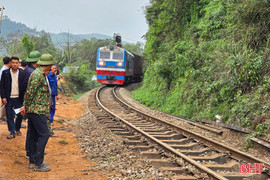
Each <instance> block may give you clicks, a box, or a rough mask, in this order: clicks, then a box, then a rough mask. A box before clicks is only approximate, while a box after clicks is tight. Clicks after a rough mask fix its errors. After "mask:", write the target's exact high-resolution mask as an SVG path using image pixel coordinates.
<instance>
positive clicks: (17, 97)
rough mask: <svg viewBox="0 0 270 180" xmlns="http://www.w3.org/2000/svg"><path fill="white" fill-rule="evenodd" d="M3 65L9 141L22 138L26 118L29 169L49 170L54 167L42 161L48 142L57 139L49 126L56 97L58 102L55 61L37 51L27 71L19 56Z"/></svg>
mask: <svg viewBox="0 0 270 180" xmlns="http://www.w3.org/2000/svg"><path fill="white" fill-rule="evenodd" d="M3 62H4V65H3V67H2V69H1V71H0V78H1V79H0V81H1V83H0V85H1V88H0V90H1V91H0V92H1V98H2V103H3V104H4V105H5V106H6V117H7V124H8V130H9V132H10V134H9V135H8V136H7V139H13V138H15V137H16V136H21V135H22V133H21V131H20V128H21V124H22V119H23V117H27V118H28V121H27V122H28V128H27V135H26V153H27V157H29V168H33V169H35V170H36V171H49V170H50V169H51V168H50V167H49V166H48V165H47V164H46V163H44V162H43V161H44V150H45V147H46V144H47V142H48V139H49V137H50V136H55V135H54V133H53V131H52V129H51V127H50V125H51V124H53V116H54V114H55V98H56V99H58V90H57V89H58V86H57V78H56V75H55V73H56V71H57V67H56V65H55V64H56V61H55V60H54V58H53V56H52V55H50V54H43V55H40V53H39V52H38V51H32V52H30V54H29V57H28V58H27V59H26V62H27V63H28V65H27V67H26V68H24V69H23V68H20V67H19V66H20V61H19V58H18V57H11V58H10V57H4V58H3ZM15 117H16V118H15ZM14 119H15V122H14Z"/></svg>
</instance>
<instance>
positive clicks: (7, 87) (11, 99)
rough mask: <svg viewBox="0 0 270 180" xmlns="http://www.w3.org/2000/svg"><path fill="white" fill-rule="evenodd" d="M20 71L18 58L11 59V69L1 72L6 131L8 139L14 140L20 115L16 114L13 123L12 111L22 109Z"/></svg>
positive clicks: (19, 124)
mask: <svg viewBox="0 0 270 180" xmlns="http://www.w3.org/2000/svg"><path fill="white" fill-rule="evenodd" d="M22 71H23V70H22V69H20V68H19V58H18V57H12V58H11V68H10V69H7V70H4V71H3V72H2V79H1V98H2V102H3V104H6V113H7V122H8V130H9V131H10V135H9V136H8V137H7V138H8V139H12V138H15V133H16V135H18V136H20V135H22V133H21V132H20V128H21V123H22V115H21V114H20V113H19V114H17V118H16V122H15V123H14V115H15V112H14V109H18V108H21V107H22V103H23V89H22V82H23V79H22V78H23V76H22Z"/></svg>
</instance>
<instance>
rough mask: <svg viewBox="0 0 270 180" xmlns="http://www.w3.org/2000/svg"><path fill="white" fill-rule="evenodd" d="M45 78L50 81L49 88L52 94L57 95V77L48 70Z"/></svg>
mask: <svg viewBox="0 0 270 180" xmlns="http://www.w3.org/2000/svg"><path fill="white" fill-rule="evenodd" d="M47 78H48V80H49V83H50V88H51V91H52V94H51V95H52V96H58V91H57V89H58V85H57V77H56V75H55V74H52V73H51V72H49V74H48V75H47Z"/></svg>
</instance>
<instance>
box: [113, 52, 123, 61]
mask: <svg viewBox="0 0 270 180" xmlns="http://www.w3.org/2000/svg"><path fill="white" fill-rule="evenodd" d="M123 58H124V53H116V52H114V53H113V59H117V60H123Z"/></svg>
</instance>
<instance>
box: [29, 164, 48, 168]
mask: <svg viewBox="0 0 270 180" xmlns="http://www.w3.org/2000/svg"><path fill="white" fill-rule="evenodd" d="M42 164H43V165H46V166H47V163H42ZM37 167H38V166H37V165H35V164H29V169H35V168H37Z"/></svg>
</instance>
